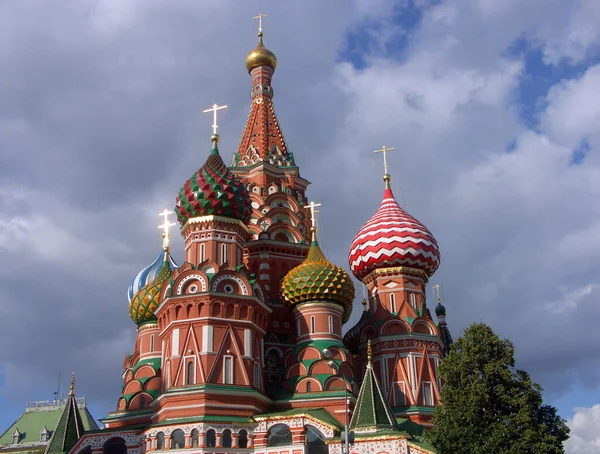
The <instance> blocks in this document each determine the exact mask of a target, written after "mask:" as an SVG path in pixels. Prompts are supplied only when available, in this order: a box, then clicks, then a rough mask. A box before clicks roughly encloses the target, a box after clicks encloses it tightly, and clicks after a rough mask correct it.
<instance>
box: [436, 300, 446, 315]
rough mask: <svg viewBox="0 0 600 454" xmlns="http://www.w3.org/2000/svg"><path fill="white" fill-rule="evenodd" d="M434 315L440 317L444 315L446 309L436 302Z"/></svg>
mask: <svg viewBox="0 0 600 454" xmlns="http://www.w3.org/2000/svg"><path fill="white" fill-rule="evenodd" d="M435 315H437V316H438V317H439V316H440V315H446V308H445V307H444V306H442V303H439V302H438V304H437V306H435Z"/></svg>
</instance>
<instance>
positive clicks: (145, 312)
mask: <svg viewBox="0 0 600 454" xmlns="http://www.w3.org/2000/svg"><path fill="white" fill-rule="evenodd" d="M174 263H175V262H174V261H173V259H172V258H171V255H170V254H169V251H168V250H165V251H164V252H163V255H162V262H161V265H160V268H159V269H158V273H157V275H156V277H155V278H154V279H152V280H151V281H150V282H148V283H147V284H146V285H144V286H143V287H142V288H141V289H140V290H139V291H138V292H137V293H136V294H135V295H134V296H133V298H132V299H131V301H130V302H129V317H130V318H131V319H132V320H133V321H134V323H135V324H136V325H138V326H140V325H143V324H144V323H148V322H153V321H156V316H155V315H154V311H155V310H156V308H157V307H158V305H159V303H160V293H161V290H162V287H163V285H164V283H165V282H166V281H168V280H169V279H170V278H171V275H172V274H173V267H172V264H174Z"/></svg>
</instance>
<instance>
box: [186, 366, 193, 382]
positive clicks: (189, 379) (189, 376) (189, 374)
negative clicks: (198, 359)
mask: <svg viewBox="0 0 600 454" xmlns="http://www.w3.org/2000/svg"><path fill="white" fill-rule="evenodd" d="M193 384H194V361H190V362H189V363H187V371H186V385H193Z"/></svg>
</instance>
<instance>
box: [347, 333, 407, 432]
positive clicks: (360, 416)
mask: <svg viewBox="0 0 600 454" xmlns="http://www.w3.org/2000/svg"><path fill="white" fill-rule="evenodd" d="M367 359H368V362H367V371H366V372H365V377H364V379H363V382H362V385H361V387H360V392H359V393H358V399H357V401H356V407H355V408H354V413H353V414H352V420H351V421H350V430H353V431H354V432H355V433H373V432H379V431H383V430H398V425H397V423H396V418H395V417H394V413H393V412H392V409H391V408H390V405H389V404H388V403H387V401H386V400H385V398H384V397H383V393H382V392H381V386H379V381H378V380H377V376H376V375H375V371H374V370H373V363H372V362H371V341H370V340H369V344H368V347H367Z"/></svg>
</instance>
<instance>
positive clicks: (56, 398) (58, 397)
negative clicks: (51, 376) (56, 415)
mask: <svg viewBox="0 0 600 454" xmlns="http://www.w3.org/2000/svg"><path fill="white" fill-rule="evenodd" d="M61 376H62V372H61V371H59V372H58V386H57V387H56V391H54V400H55V401H57V402H58V401H59V400H60V395H59V394H60V378H61Z"/></svg>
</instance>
